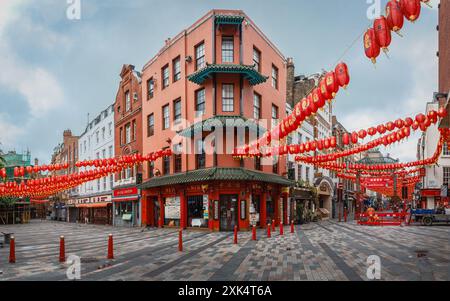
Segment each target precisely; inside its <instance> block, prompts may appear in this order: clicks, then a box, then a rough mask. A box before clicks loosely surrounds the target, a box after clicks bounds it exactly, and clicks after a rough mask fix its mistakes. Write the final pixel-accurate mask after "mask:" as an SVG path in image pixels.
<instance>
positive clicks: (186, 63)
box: [184, 30, 189, 171]
mask: <svg viewBox="0 0 450 301" xmlns="http://www.w3.org/2000/svg"><path fill="white" fill-rule="evenodd" d="M187 55H188V50H187V32H186V30H185V31H184V57H185V58H186V56H187ZM187 67H188V62H187V61H186V60H184V73H185V78H184V116H185V118H186V120H188V106H187V98H188V90H187V85H188V81H187V78H186V76H187ZM187 153H189V152H187ZM184 160H185V162H186V171H188V170H189V155H188V154H185V155H184Z"/></svg>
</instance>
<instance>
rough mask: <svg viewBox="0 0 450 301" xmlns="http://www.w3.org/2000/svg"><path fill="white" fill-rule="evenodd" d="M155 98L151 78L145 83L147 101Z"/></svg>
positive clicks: (153, 81)
mask: <svg viewBox="0 0 450 301" xmlns="http://www.w3.org/2000/svg"><path fill="white" fill-rule="evenodd" d="M154 96H155V80H154V78H153V77H151V78H149V80H148V81H147V100H149V99H152V98H153V97H154Z"/></svg>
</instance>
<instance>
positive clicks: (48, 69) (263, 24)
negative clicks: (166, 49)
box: [0, 0, 438, 163]
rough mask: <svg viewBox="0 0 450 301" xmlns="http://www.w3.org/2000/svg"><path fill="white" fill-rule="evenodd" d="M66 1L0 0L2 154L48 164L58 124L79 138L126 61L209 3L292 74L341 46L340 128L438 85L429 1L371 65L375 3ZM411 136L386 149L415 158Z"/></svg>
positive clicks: (141, 59) (397, 109) (315, 67)
mask: <svg viewBox="0 0 450 301" xmlns="http://www.w3.org/2000/svg"><path fill="white" fill-rule="evenodd" d="M72 1H73V0H69V1H67V0H39V1H37V0H35V1H32V0H0V142H1V145H0V148H1V149H3V150H4V151H7V150H10V149H15V150H17V151H22V150H24V149H27V148H29V149H30V150H31V152H32V156H33V157H37V158H39V160H40V161H42V162H45V163H48V161H49V160H50V157H51V153H52V150H53V147H54V146H55V145H56V144H58V143H59V142H60V141H61V139H62V131H63V130H64V129H67V128H70V129H72V131H73V132H74V133H75V134H80V133H81V132H82V130H83V129H84V127H85V125H86V122H87V114H88V113H90V114H91V116H93V115H94V114H97V113H98V112H99V111H101V110H102V109H104V108H106V107H107V106H108V105H109V104H111V103H113V102H114V98H115V94H116V92H117V87H118V83H119V73H120V70H121V67H122V64H125V63H126V64H128V63H130V64H134V65H135V66H136V67H137V69H138V70H140V69H141V68H142V66H143V65H144V64H145V63H146V62H147V61H148V60H149V59H150V58H151V57H152V56H153V55H154V54H155V53H156V52H157V51H158V50H159V49H160V48H161V47H162V46H163V42H164V40H165V39H166V38H168V37H173V36H174V35H176V34H177V33H178V32H180V31H181V30H182V29H184V28H186V27H187V26H189V25H190V24H192V23H193V22H194V21H195V20H197V19H198V18H199V17H201V16H202V15H204V14H205V13H206V12H207V11H208V10H210V9H212V8H230V9H242V10H244V11H245V12H246V13H247V14H248V15H249V16H250V18H252V19H253V21H255V23H256V24H257V25H258V26H259V27H260V28H261V29H262V30H263V31H264V32H265V33H266V34H267V36H268V37H269V38H270V39H271V40H272V41H273V42H274V43H275V44H276V45H277V46H278V47H279V48H280V50H281V51H282V52H283V54H284V55H285V56H286V57H293V58H294V61H295V63H296V71H297V72H296V73H297V74H311V73H316V72H318V71H320V70H322V69H330V68H331V67H333V66H334V65H335V63H336V61H337V60H338V59H339V58H340V57H341V56H342V55H343V54H345V56H344V60H345V61H346V62H347V63H348V65H349V69H350V73H351V78H352V81H351V84H350V86H349V88H348V89H347V91H345V92H343V93H340V94H339V96H338V98H337V101H336V102H335V106H334V108H333V110H334V113H335V114H336V115H337V116H338V118H339V119H340V120H341V122H342V123H343V124H344V126H346V127H347V129H348V130H356V129H360V128H363V127H369V126H372V125H377V124H379V123H380V122H386V121H389V120H395V119H396V118H398V117H406V116H411V115H415V114H417V113H419V112H421V111H423V110H425V103H426V102H427V101H430V100H431V99H432V95H433V92H434V91H436V90H437V57H436V51H437V31H436V25H437V22H438V19H437V9H436V8H437V2H438V1H437V0H435V1H432V3H433V7H434V8H433V9H430V8H426V7H425V6H423V7H422V8H423V9H422V14H421V17H420V19H419V21H418V22H416V23H415V24H412V23H409V22H406V23H405V27H404V29H403V35H404V37H403V38H400V37H398V36H396V35H393V43H392V46H391V47H390V53H389V58H387V57H386V56H384V55H381V56H380V58H379V62H378V64H377V65H376V68H374V66H372V63H371V62H370V61H368V60H367V59H366V58H365V56H364V50H363V46H362V40H361V38H358V37H359V36H360V35H361V34H362V32H363V31H364V30H365V29H366V28H367V27H368V25H369V22H370V21H369V19H368V17H367V9H368V8H369V6H370V5H369V4H367V2H373V0H368V1H366V0H351V1H349V0H333V1H329V0H323V1H310V0H277V1H271V0H270V1H269V0H165V1H152V0H129V1H122V0H80V1H81V19H80V20H69V19H68V18H67V16H66V10H67V7H68V2H72ZM386 2H387V0H381V4H382V6H383V7H384V5H385V3H386ZM357 38H358V39H357ZM355 39H357V42H356V43H355V44H354V45H353V47H351V48H350V49H349V50H348V51H346V50H347V49H348V48H349V46H350V45H352V44H353V41H355ZM416 142H417V136H415V137H413V138H411V139H409V141H408V143H403V144H400V145H396V146H395V147H391V148H389V149H387V150H386V152H389V153H390V154H391V155H392V156H393V157H395V158H400V159H401V160H404V161H406V160H414V159H415V153H416V147H415V144H416Z"/></svg>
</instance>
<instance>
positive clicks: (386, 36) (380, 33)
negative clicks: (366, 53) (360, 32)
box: [373, 16, 392, 52]
mask: <svg viewBox="0 0 450 301" xmlns="http://www.w3.org/2000/svg"><path fill="white" fill-rule="evenodd" d="M373 29H374V31H375V37H376V40H377V43H378V45H379V46H380V47H381V49H383V51H384V52H387V51H388V47H389V45H390V44H391V41H392V37H391V30H390V29H389V26H388V24H387V21H386V18H385V17H384V16H381V17H379V18H377V19H376V20H375V22H374V23H373Z"/></svg>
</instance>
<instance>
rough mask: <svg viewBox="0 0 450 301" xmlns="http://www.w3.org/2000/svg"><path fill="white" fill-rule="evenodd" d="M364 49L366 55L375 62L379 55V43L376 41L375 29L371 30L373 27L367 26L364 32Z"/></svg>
mask: <svg viewBox="0 0 450 301" xmlns="http://www.w3.org/2000/svg"><path fill="white" fill-rule="evenodd" d="M364 50H365V53H366V56H367V57H368V58H369V59H371V60H372V63H374V64H375V63H376V62H377V57H378V56H379V55H380V45H378V43H377V39H376V36H375V30H373V28H369V29H368V30H367V31H366V33H365V34H364Z"/></svg>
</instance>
